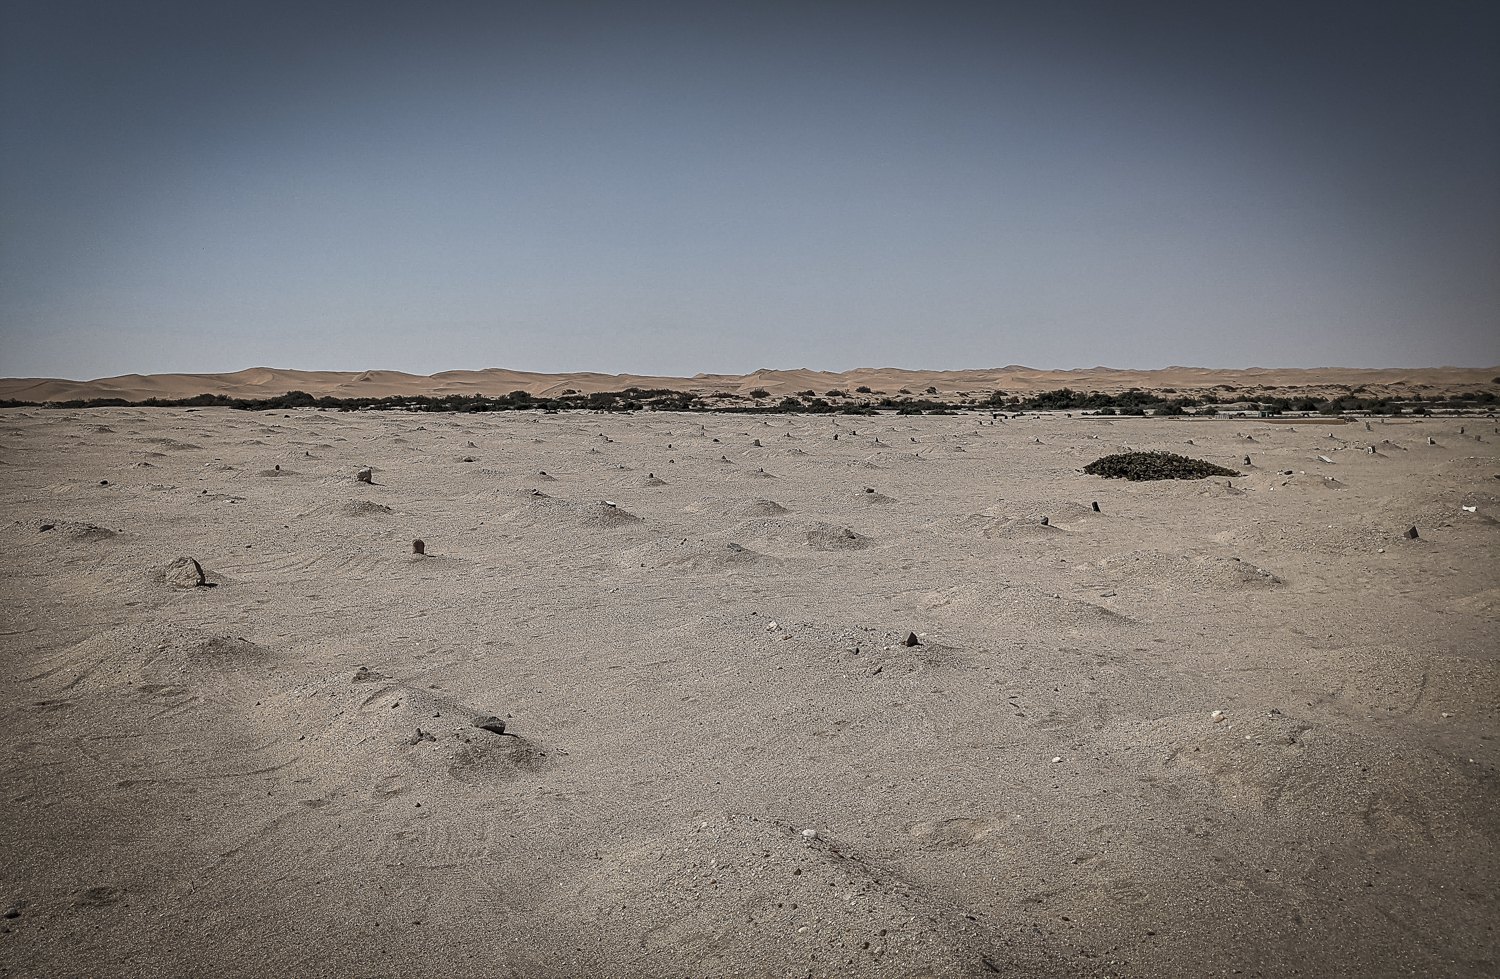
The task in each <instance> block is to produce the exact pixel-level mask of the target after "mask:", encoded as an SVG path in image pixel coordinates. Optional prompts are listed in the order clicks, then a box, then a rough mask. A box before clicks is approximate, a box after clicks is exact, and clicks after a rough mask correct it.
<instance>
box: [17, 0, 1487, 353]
mask: <svg viewBox="0 0 1500 979" xmlns="http://www.w3.org/2000/svg"><path fill="white" fill-rule="evenodd" d="M0 11H3V14H0V374H3V375H10V376H15V375H50V376H65V377H79V378H84V377H95V376H102V375H109V374H118V373H125V372H132V371H139V372H155V371H167V370H203V371H219V370H235V369H239V368H243V367H249V366H257V365H267V366H279V367H296V368H307V369H344V370H358V369H365V368H395V369H401V370H408V371H414V372H419V373H429V372H432V371H437V370H443V369H449V368H480V367H495V366H498V367H510V368H519V369H531V370H545V371H565V370H600V371H608V372H621V371H630V372H640V373H667V374H682V373H694V372H697V371H726V372H744V371H750V370H753V369H755V368H758V367H814V368H824V369H844V368H850V367H855V366H899V367H913V368H964V367H993V366H1001V365H1004V364H1009V363H1024V364H1028V365H1031V366H1037V367H1082V366H1092V365H1095V364H1107V365H1110V366H1118V367H1157V366H1164V365H1168V364H1195V365H1205V366H1221V367H1240V366H1250V365H1268V366H1276V365H1286V366H1315V365H1348V366H1419V365H1437V364H1458V365H1473V366H1483V365H1492V364H1496V363H1500V4H1496V3H1494V2H1493V0H1474V2H1453V0H1437V2H1412V3H1405V4H1387V3H1380V2H1358V3H1319V2H1316V0H1302V2H1297V3H1281V2H1265V3H1261V2H1257V3H1245V2H1234V3H1215V2H1184V3H1151V2H1129V3H1122V2H1113V0H1100V2H1068V0H1036V2H1025V3H1013V2H1004V0H997V2H993V3H984V4H977V3H976V4H945V3H941V2H925V3H916V2H913V3H879V2H861V3H816V2H811V3H808V2H803V3H786V4H780V3H756V2H753V0H744V2H739V3H715V2H697V3H682V4H674V3H628V2H618V3H607V4H604V3H600V4H596V3H570V2H567V0H545V2H537V3H507V2H444V0H428V2H420V3H393V2H382V0H363V2H345V3H331V2H322V0H304V2H297V3H278V2H256V3H223V2H212V0H195V2H150V0H146V2H128V3H124V2H110V3H97V2H76V0H74V2H70V0H40V2H38V0H0Z"/></svg>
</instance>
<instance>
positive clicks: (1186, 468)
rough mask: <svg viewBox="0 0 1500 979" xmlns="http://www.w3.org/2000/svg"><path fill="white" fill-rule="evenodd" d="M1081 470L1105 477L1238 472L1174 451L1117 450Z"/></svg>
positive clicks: (1185, 476)
mask: <svg viewBox="0 0 1500 979" xmlns="http://www.w3.org/2000/svg"><path fill="white" fill-rule="evenodd" d="M1083 471H1084V472H1086V473H1088V474H1089V475H1090V476H1103V477H1104V478H1105V479H1130V480H1144V479H1206V478H1207V477H1209V476H1238V475H1239V473H1237V472H1235V471H1234V470H1233V469H1225V468H1224V467H1223V466H1216V465H1214V464H1213V463H1212V462H1205V461H1204V460H1202V459H1189V458H1188V457H1187V456H1180V455H1178V454H1176V453H1175V452H1119V453H1116V454H1115V455H1108V456H1105V457H1104V458H1102V459H1095V460H1094V461H1093V462H1091V463H1089V464H1088V465H1087V466H1084V467H1083Z"/></svg>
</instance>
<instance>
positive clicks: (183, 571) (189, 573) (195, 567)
mask: <svg viewBox="0 0 1500 979" xmlns="http://www.w3.org/2000/svg"><path fill="white" fill-rule="evenodd" d="M162 577H163V578H164V579H165V580H166V582H167V584H169V585H171V586H172V587H174V588H201V587H202V586H203V585H206V584H207V583H208V579H207V578H205V577H204V576H203V566H202V565H200V564H199V563H198V562H197V561H194V560H193V559H192V558H190V557H180V558H178V559H177V560H175V561H173V562H172V563H171V564H169V565H167V568H166V571H165V572H163V575H162Z"/></svg>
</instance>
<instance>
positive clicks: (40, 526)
mask: <svg viewBox="0 0 1500 979" xmlns="http://www.w3.org/2000/svg"><path fill="white" fill-rule="evenodd" d="M32 527H34V528H35V529H36V532H37V533H39V534H51V535H53V538H54V539H57V538H62V539H65V540H70V541H84V542H94V541H106V540H113V539H114V538H116V537H118V536H119V533H118V532H116V531H113V530H110V529H108V528H106V527H99V526H96V525H94V524H91V523H80V522H76V521H72V520H55V519H53V520H36V521H33V522H32Z"/></svg>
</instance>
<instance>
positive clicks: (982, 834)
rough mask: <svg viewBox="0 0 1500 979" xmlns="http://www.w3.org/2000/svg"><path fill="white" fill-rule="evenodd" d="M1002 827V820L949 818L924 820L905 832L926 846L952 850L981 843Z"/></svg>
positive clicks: (964, 817) (963, 817) (1003, 824)
mask: <svg viewBox="0 0 1500 979" xmlns="http://www.w3.org/2000/svg"><path fill="white" fill-rule="evenodd" d="M1004 827H1005V823H1004V821H1003V820H996V819H975V818H973V817H968V816H950V817H948V818H946V819H926V820H923V821H922V822H919V823H913V824H912V826H911V828H910V829H908V830H907V832H908V833H910V834H911V837H912V839H914V840H917V841H919V842H921V843H923V844H925V845H927V846H934V847H945V848H954V847H965V846H973V845H974V844H976V843H982V842H984V841H985V840H987V839H989V838H990V837H992V836H994V835H995V834H996V833H999V832H1000V831H1001V830H1002V829H1004Z"/></svg>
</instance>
